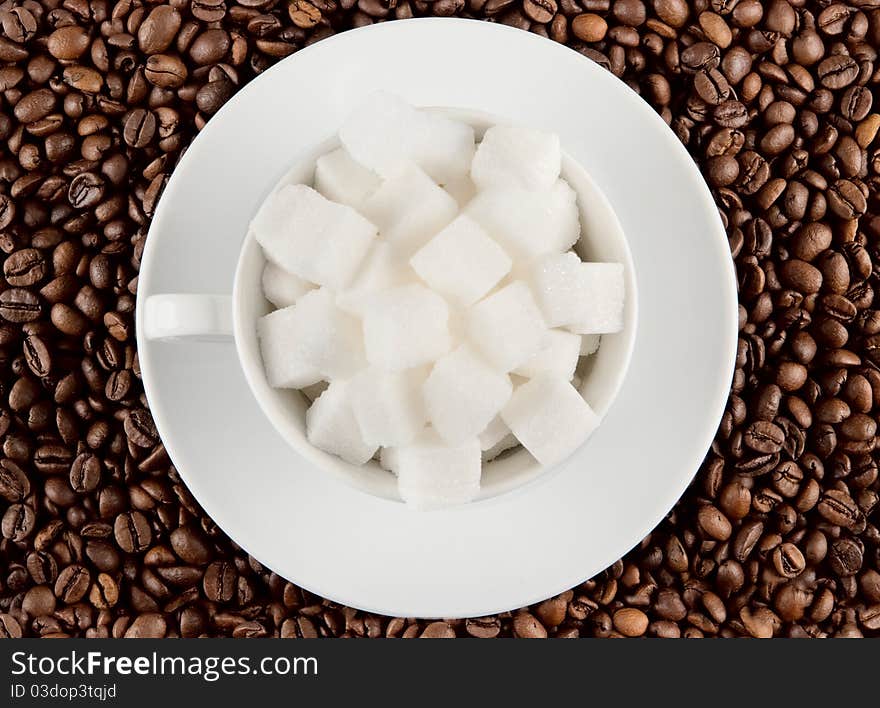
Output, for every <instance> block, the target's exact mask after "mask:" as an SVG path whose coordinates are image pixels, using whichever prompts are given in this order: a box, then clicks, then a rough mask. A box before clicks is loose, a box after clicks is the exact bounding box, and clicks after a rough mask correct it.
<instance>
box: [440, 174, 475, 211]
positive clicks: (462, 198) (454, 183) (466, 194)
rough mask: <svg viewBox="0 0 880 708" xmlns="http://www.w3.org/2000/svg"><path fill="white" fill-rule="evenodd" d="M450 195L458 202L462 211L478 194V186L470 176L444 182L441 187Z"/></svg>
mask: <svg viewBox="0 0 880 708" xmlns="http://www.w3.org/2000/svg"><path fill="white" fill-rule="evenodd" d="M440 186H441V187H443V189H445V190H446V191H447V192H448V193H449V195H450V196H451V197H452V198H453V199H454V200H455V201H456V202H458V206H459V208H460V209H464V207H465V206H467V203H468V202H469V201H470V200H471V199H473V198H474V197H475V196H476V194H477V185H475V184H474V181H473V180H472V179H471V176H470V175H464V176H462V177H459V178H457V179H452V180H449V181H447V182H443V183H442V184H441V185H440Z"/></svg>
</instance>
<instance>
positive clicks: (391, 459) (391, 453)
mask: <svg viewBox="0 0 880 708" xmlns="http://www.w3.org/2000/svg"><path fill="white" fill-rule="evenodd" d="M379 467H381V468H382V469H383V470H388V471H389V472H391V473H392V474H395V475H396V474H397V448H396V447H383V448H380V449H379Z"/></svg>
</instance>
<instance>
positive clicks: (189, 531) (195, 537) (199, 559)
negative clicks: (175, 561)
mask: <svg viewBox="0 0 880 708" xmlns="http://www.w3.org/2000/svg"><path fill="white" fill-rule="evenodd" d="M171 547H172V548H173V549H174V552H175V553H176V554H177V555H178V557H180V559H181V560H182V561H183V562H184V563H192V564H193V565H206V564H207V563H209V562H210V560H211V557H212V555H213V554H212V552H211V547H210V546H209V545H208V543H207V541H206V539H205V538H204V537H203V536H202V535H201V534H200V533H199V532H198V531H197V530H196V529H194V528H193V527H187V526H181V527H179V528H177V529H175V530H174V531H173V532H172V533H171Z"/></svg>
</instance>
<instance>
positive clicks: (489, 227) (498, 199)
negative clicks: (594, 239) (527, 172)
mask: <svg viewBox="0 0 880 708" xmlns="http://www.w3.org/2000/svg"><path fill="white" fill-rule="evenodd" d="M464 213H465V214H467V215H468V216H470V217H471V218H472V219H474V220H475V221H476V222H477V223H478V224H480V226H482V227H483V228H484V229H485V230H486V233H487V234H489V236H491V237H492V238H493V239H495V240H496V241H498V243H499V244H501V247H502V248H504V250H505V251H506V252H507V253H508V254H509V255H510V256H511V257H513V258H515V259H519V260H521V261H530V260H533V259H535V258H537V257H538V256H541V255H544V254H546V253H560V252H562V251H566V250H568V249H569V248H571V246H572V245H573V244H574V243H575V242H576V241H577V240H578V238H579V237H580V216H579V214H578V208H577V195H576V194H575V192H574V190H573V189H572V188H571V187H570V186H569V185H568V183H567V182H565V181H564V180H557V181H556V182H555V183H554V184H553V185H552V186H551V187H550V188H549V189H548V190H543V191H540V192H534V191H529V190H525V189H519V188H498V189H488V190H486V191H483V192H480V193H478V194H477V195H476V196H475V197H474V198H473V199H472V200H471V201H470V202H469V203H468V205H467V206H466V207H465V209H464Z"/></svg>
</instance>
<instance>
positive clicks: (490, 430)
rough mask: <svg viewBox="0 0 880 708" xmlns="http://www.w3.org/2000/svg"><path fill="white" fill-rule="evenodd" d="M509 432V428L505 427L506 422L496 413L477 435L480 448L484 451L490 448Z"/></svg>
mask: <svg viewBox="0 0 880 708" xmlns="http://www.w3.org/2000/svg"><path fill="white" fill-rule="evenodd" d="M510 434H511V433H510V428H508V427H507V423H505V422H504V421H503V420H501V416H500V415H496V416H495V417H494V418H492V420H490V421H489V424H488V425H487V426H486V427H485V428H483V431H482V432H481V433H480V434H479V436H478V437H479V439H480V449H481V450H484V451H485V450H491V449H492V448H493V447H495V446H496V445H497V444H498V443H500V442H501V441H502V440H504V438H506V437H507V436H508V435H510Z"/></svg>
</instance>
